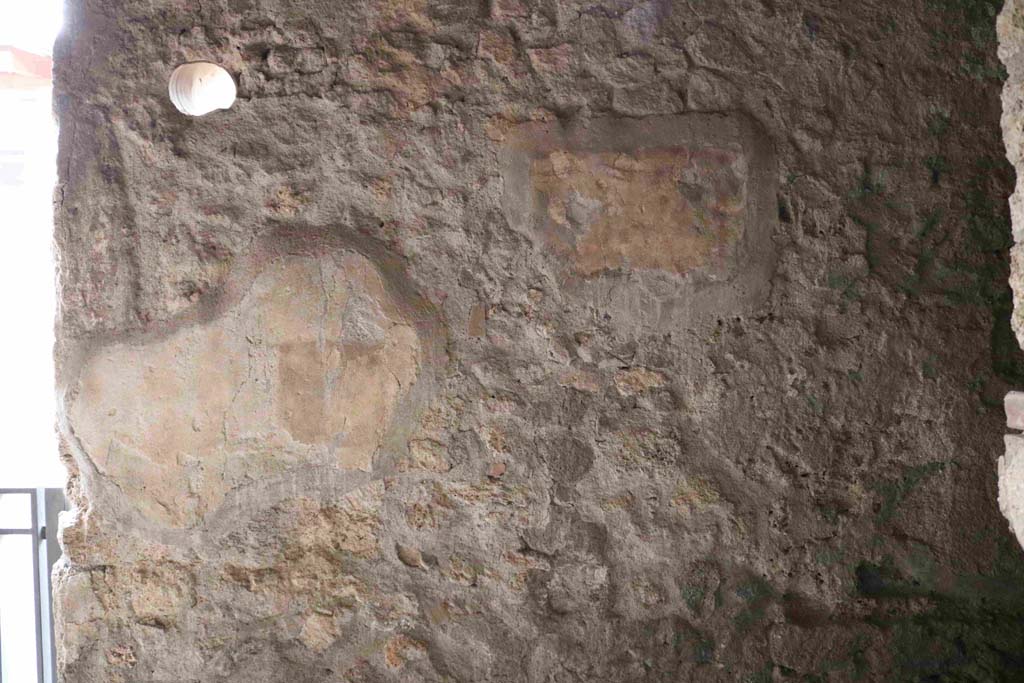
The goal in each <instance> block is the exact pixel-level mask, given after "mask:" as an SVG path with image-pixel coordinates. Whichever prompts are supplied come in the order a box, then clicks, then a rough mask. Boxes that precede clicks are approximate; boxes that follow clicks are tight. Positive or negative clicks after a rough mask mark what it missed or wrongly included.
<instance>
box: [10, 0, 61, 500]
mask: <svg viewBox="0 0 1024 683" xmlns="http://www.w3.org/2000/svg"><path fill="white" fill-rule="evenodd" d="M61 7H62V3H61V0H30V1H28V2H26V1H25V0H0V315H2V317H0V320H2V324H0V429H2V434H0V444H2V446H0V487H2V488H12V487H40V486H51V487H55V486H62V485H63V482H64V471H63V468H62V466H61V465H60V462H59V459H58V453H57V442H56V437H55V434H54V420H55V417H54V416H55V400H54V387H53V360H52V354H53V318H54V306H55V292H54V289H55V285H54V265H53V237H52V236H53V187H54V183H55V182H56V157H57V125H56V123H55V121H54V118H53V113H52V104H51V97H52V90H51V84H50V75H49V74H50V62H51V55H52V53H53V41H54V39H55V38H56V36H57V32H58V30H59V28H60V23H61Z"/></svg>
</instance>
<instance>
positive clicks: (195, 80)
mask: <svg viewBox="0 0 1024 683" xmlns="http://www.w3.org/2000/svg"><path fill="white" fill-rule="evenodd" d="M167 92H168V94H170V96H171V102H173V103H174V106H175V107H177V108H178V111H180V112H181V113H182V114H188V115H189V116H203V115H204V114H209V113H210V112H211V111H216V110H217V109H228V108H230V107H231V105H232V104H234V102H235V93H236V90H235V79H233V78H232V77H231V74H229V73H228V72H227V69H225V68H224V67H222V66H218V65H217V64H212V63H210V62H190V63H188V64H182V65H181V66H179V67H178V68H177V69H175V70H174V71H173V72H172V73H171V81H170V83H168V85H167Z"/></svg>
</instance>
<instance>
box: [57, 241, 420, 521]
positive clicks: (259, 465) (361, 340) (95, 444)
mask: <svg viewBox="0 0 1024 683" xmlns="http://www.w3.org/2000/svg"><path fill="white" fill-rule="evenodd" d="M422 355H423V354H422V349H421V346H420V341H419V338H418V336H417V331H416V329H415V325H414V323H413V322H411V321H410V320H409V319H408V318H407V316H406V315H405V313H404V312H403V310H402V308H401V306H399V305H398V303H397V302H396V300H395V298H394V297H393V295H392V293H391V292H390V291H389V289H388V287H387V286H386V285H385V281H384V279H383V278H382V275H381V273H380V271H379V270H378V269H377V268H376V266H375V265H374V264H373V263H371V262H370V260H368V259H367V258H366V257H365V256H363V255H361V254H359V253H357V252H355V251H351V250H344V251H338V252H333V253H328V252H324V253H313V254H310V253H305V254H288V253H282V254H276V255H274V256H272V257H270V258H268V259H266V260H265V262H263V263H261V264H260V267H259V269H258V271H257V272H256V274H255V275H254V276H253V278H252V280H251V282H250V283H249V284H248V286H247V288H246V289H245V290H244V291H243V292H241V293H240V294H239V295H238V296H237V297H236V299H235V301H234V303H232V304H230V305H228V306H227V307H226V308H225V310H223V311H222V312H221V314H220V315H218V316H216V317H214V318H213V319H212V320H209V321H206V322H202V323H200V324H196V325H192V326H185V327H180V328H179V329H176V330H174V331H172V332H170V333H169V334H167V335H164V336H162V337H160V338H156V339H151V340H146V341H143V342H141V343H135V342H133V341H119V342H116V343H112V344H109V345H106V346H103V347H101V348H100V349H99V350H98V351H95V352H94V353H93V354H91V355H90V356H89V358H88V359H87V360H86V362H85V363H84V364H83V366H82V368H81V372H80V373H79V375H78V378H77V381H76V383H75V384H74V388H73V391H72V392H70V396H69V398H68V401H67V404H66V407H67V415H68V419H69V423H70V425H71V427H72V429H73V431H74V435H75V437H76V439H77V441H78V443H79V444H80V446H81V449H82V451H83V452H84V454H85V455H86V456H87V457H88V458H89V459H90V460H91V461H92V462H93V463H94V464H95V466H96V468H97V469H98V471H99V472H100V473H101V474H103V475H105V476H106V477H107V478H109V479H110V480H111V481H113V482H114V483H115V484H116V485H117V486H118V488H120V489H121V490H122V491H123V492H124V493H125V495H126V496H127V497H128V498H130V499H131V500H132V501H133V502H134V503H135V504H136V506H137V507H138V508H139V509H140V511H141V512H142V513H143V514H144V515H145V516H146V517H147V518H149V519H151V520H152V521H156V522H159V523H163V524H167V525H171V526H187V525H191V524H194V523H195V522H197V521H198V520H200V519H202V518H203V517H204V516H205V515H206V514H207V513H208V512H210V511H212V510H215V509H216V508H217V507H218V505H219V504H220V503H221V501H222V500H223V499H224V496H225V494H226V493H227V492H228V491H230V490H232V489H235V488H237V487H239V486H243V485H245V484H246V483H247V482H251V481H255V480H260V479H262V478H266V477H269V476H273V475H275V474H278V473H281V472H283V471H285V470H287V469H288V468H290V467H292V466H295V465H299V464H313V465H329V464H332V463H333V464H335V465H336V466H337V467H339V468H343V469H349V470H361V471H367V470H369V469H370V468H371V464H372V459H373V456H374V454H375V452H376V451H377V449H378V448H379V447H380V445H381V444H382V443H383V440H384V438H385V433H386V431H387V429H388V426H389V424H390V423H391V421H392V419H393V418H394V415H395V410H396V406H398V405H399V403H400V402H401V400H402V398H403V397H404V396H405V395H406V394H407V393H408V391H409V389H410V387H411V386H412V384H413V383H414V381H415V380H416V378H417V376H418V374H419V368H420V364H421V360H422Z"/></svg>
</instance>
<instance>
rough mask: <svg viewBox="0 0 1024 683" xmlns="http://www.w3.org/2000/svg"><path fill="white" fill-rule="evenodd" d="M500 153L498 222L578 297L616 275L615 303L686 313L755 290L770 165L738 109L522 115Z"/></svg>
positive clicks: (764, 250) (765, 262) (764, 265)
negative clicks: (590, 116)
mask: <svg viewBox="0 0 1024 683" xmlns="http://www.w3.org/2000/svg"><path fill="white" fill-rule="evenodd" d="M502 162H503V163H502V170H503V179H504V183H505V194H504V212H505V216H506V218H507V220H508V221H509V224H510V226H511V227H512V228H513V229H515V230H517V231H519V232H521V233H523V234H525V235H527V236H529V237H530V239H531V240H532V241H533V242H534V243H535V245H536V246H537V248H538V250H539V251H540V252H541V253H542V254H544V255H545V256H546V258H548V260H549V262H550V264H551V267H552V269H553V270H554V271H555V272H556V274H557V276H558V277H559V279H560V280H562V281H563V282H564V283H565V284H566V285H567V286H568V288H569V289H571V290H575V291H576V292H577V293H579V294H583V295H585V296H586V295H587V294H588V292H590V293H594V292H596V291H598V290H600V291H608V287H607V285H609V284H611V285H612V286H613V288H614V287H616V286H618V285H623V284H624V285H625V289H624V290H622V292H621V294H622V295H623V296H624V297H625V298H624V299H623V303H625V302H627V301H629V300H630V299H634V300H636V299H638V300H639V301H640V302H644V301H645V300H646V301H647V303H651V304H653V305H655V306H658V307H664V306H665V304H666V303H671V304H674V305H673V306H670V307H672V308H674V309H675V310H676V311H677V312H678V311H685V313H686V315H687V316H689V315H690V314H692V313H694V312H700V311H711V310H723V309H732V308H735V307H736V306H739V305H742V303H743V302H745V301H752V300H757V299H758V298H759V297H760V296H761V295H762V294H763V293H764V291H765V289H764V286H765V284H766V282H767V279H768V274H769V273H770V268H771V263H772V253H771V252H772V249H771V243H770V239H769V237H770V227H771V221H772V218H773V216H772V210H771V208H772V206H773V200H774V174H773V170H772V168H771V154H770V150H768V149H767V146H766V145H765V144H764V142H763V140H762V139H761V138H760V137H759V136H758V134H757V132H756V131H755V129H754V128H753V126H752V125H750V124H749V123H748V122H747V121H746V120H745V119H743V118H741V117H738V116H728V115H705V114H692V115H683V116H666V117H651V118H646V119H599V120H596V121H591V122H589V123H587V124H585V125H582V126H579V127H573V126H568V127H566V126H562V125H561V124H559V123H530V124H524V125H521V126H519V127H517V128H516V129H515V130H514V131H513V133H512V134H511V135H510V136H509V140H508V142H507V144H506V148H505V150H504V153H503V159H502ZM638 278H639V279H640V280H642V282H637V279H638ZM630 282H632V283H633V284H632V285H630ZM595 283H599V284H595ZM680 303H682V304H683V305H682V306H679V305H678V304H680ZM626 305H628V304H626Z"/></svg>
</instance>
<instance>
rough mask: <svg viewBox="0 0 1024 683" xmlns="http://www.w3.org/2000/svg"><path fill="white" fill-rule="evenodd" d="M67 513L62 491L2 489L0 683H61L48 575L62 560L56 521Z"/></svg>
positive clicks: (0, 497) (0, 498)
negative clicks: (29, 592)
mask: <svg viewBox="0 0 1024 683" xmlns="http://www.w3.org/2000/svg"><path fill="white" fill-rule="evenodd" d="M66 507H67V505H66V502H65V499H64V493H63V491H61V490H60V489H43V488H38V489H10V488H8V489H5V488H0V683H31V678H32V676H31V673H32V672H33V671H34V674H35V676H34V678H35V680H36V683H56V681H57V677H56V650H55V649H54V642H53V610H52V604H51V599H50V596H51V584H50V571H51V570H52V569H53V564H54V562H56V561H57V558H59V557H60V546H59V545H58V543H57V515H58V514H59V513H60V511H61V510H64V509H66ZM29 572H31V574H29ZM29 589H31V592H32V598H33V599H32V603H34V605H33V606H30V605H29V600H28V594H27V591H28V590H29ZM5 606H6V607H7V609H6V610H5V609H4V608H5ZM5 611H6V614H5ZM30 615H31V616H30ZM28 621H32V624H31V631H30V630H28V628H29V626H30V625H29V623H27V622H28ZM29 641H32V643H33V644H34V649H35V662H34V666H33V663H32V653H30V652H28V651H27V649H28V648H27V645H28V644H29Z"/></svg>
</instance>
